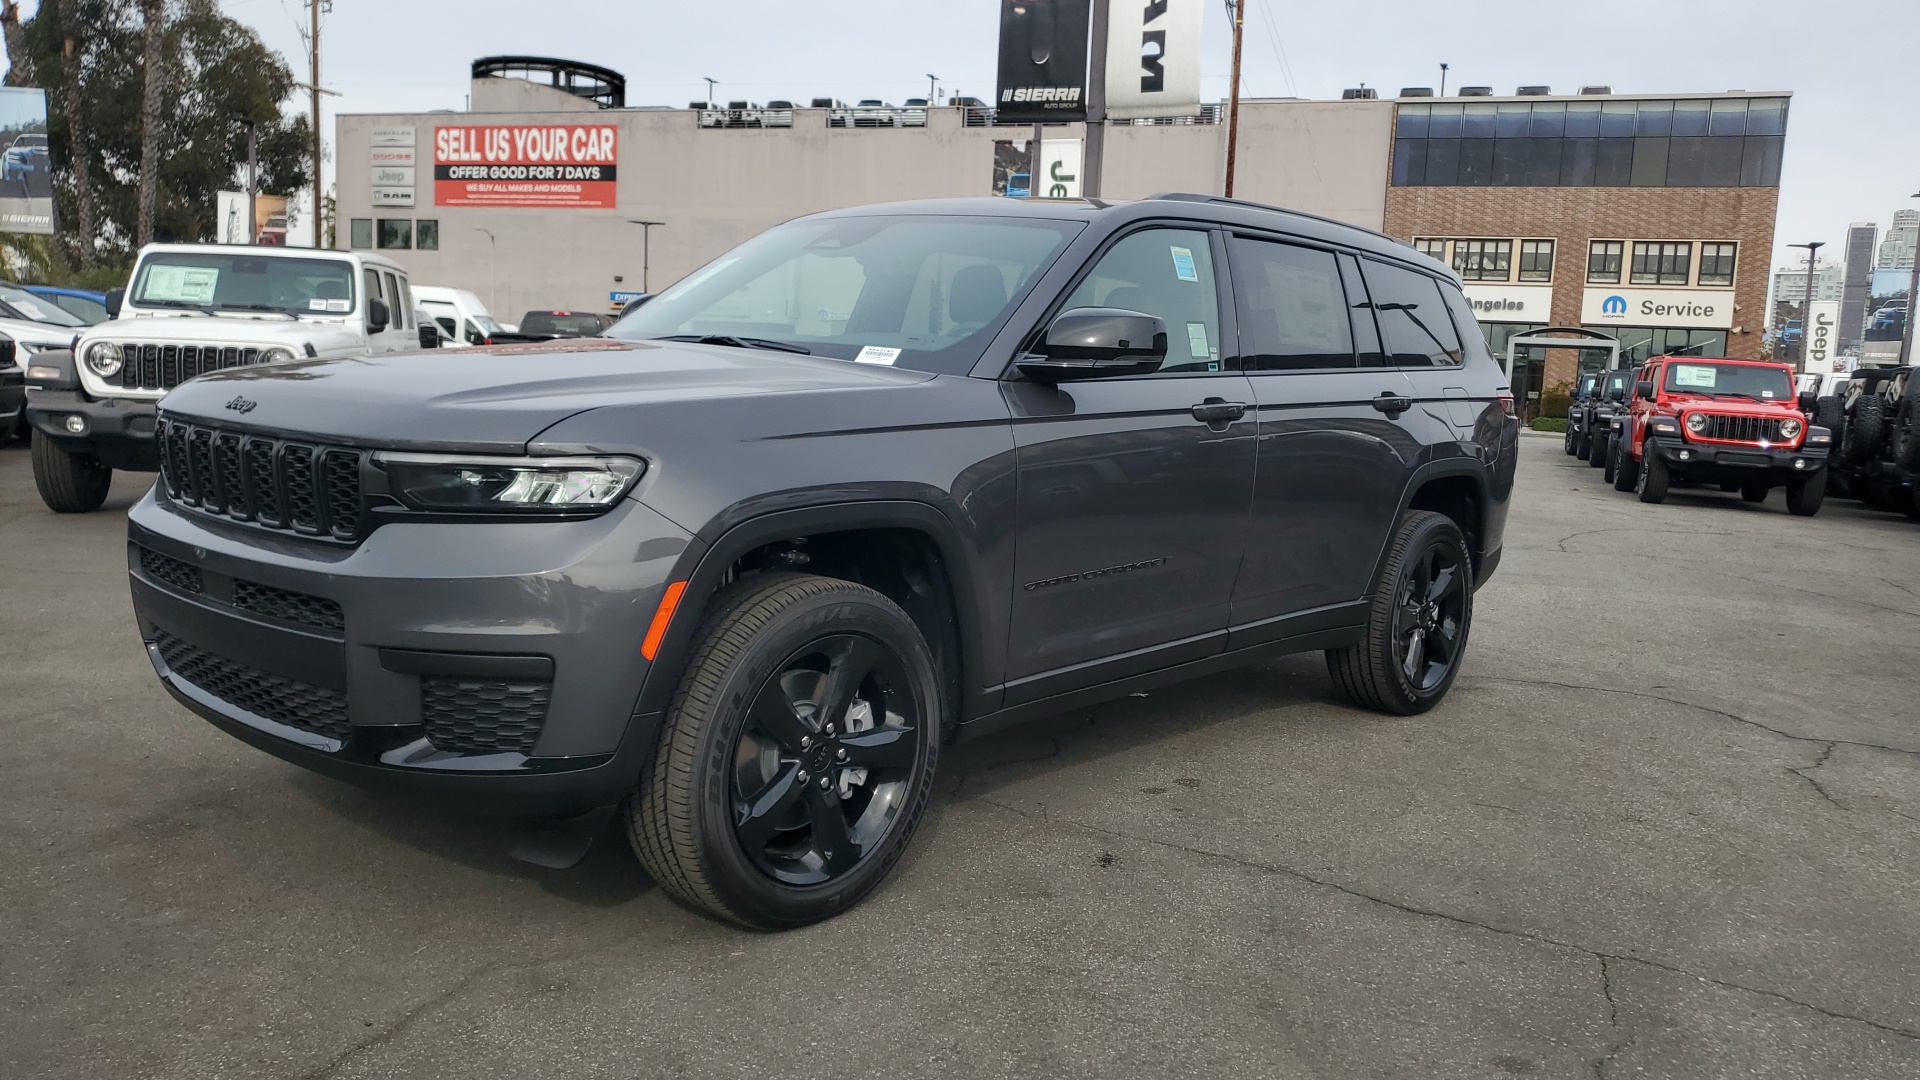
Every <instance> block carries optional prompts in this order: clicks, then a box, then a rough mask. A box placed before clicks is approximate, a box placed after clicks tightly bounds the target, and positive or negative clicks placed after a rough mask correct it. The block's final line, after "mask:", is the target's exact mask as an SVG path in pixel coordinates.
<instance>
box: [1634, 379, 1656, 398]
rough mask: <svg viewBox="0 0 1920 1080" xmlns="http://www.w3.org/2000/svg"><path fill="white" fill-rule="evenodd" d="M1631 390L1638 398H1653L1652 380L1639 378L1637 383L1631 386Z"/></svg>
mask: <svg viewBox="0 0 1920 1080" xmlns="http://www.w3.org/2000/svg"><path fill="white" fill-rule="evenodd" d="M1633 392H1634V393H1635V394H1638V395H1639V396H1640V400H1642V401H1652V400H1653V380H1651V379H1641V380H1640V383H1639V385H1637V386H1635V387H1634V388H1633Z"/></svg>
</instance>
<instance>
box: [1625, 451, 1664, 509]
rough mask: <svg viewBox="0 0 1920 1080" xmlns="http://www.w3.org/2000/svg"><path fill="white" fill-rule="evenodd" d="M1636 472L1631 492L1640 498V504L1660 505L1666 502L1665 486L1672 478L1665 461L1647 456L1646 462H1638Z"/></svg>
mask: <svg viewBox="0 0 1920 1080" xmlns="http://www.w3.org/2000/svg"><path fill="white" fill-rule="evenodd" d="M1636 472H1637V475H1635V476H1634V483H1633V490H1634V492H1635V493H1636V494H1638V495H1639V496H1640V501H1641V502H1643V503H1661V502H1665V501H1666V500H1667V485H1668V484H1670V483H1671V482H1672V479H1673V477H1672V474H1671V473H1670V472H1669V471H1668V470H1667V463H1666V462H1665V461H1662V460H1661V459H1659V458H1657V457H1654V456H1652V455H1648V456H1647V458H1646V460H1644V461H1642V462H1640V467H1639V469H1638V470H1636Z"/></svg>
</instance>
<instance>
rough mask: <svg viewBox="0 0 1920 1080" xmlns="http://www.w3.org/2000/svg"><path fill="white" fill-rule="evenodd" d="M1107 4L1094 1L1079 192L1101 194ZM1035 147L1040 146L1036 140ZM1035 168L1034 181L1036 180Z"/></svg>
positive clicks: (1104, 149) (1091, 196) (1092, 195)
mask: <svg viewBox="0 0 1920 1080" xmlns="http://www.w3.org/2000/svg"><path fill="white" fill-rule="evenodd" d="M1107 4H1108V0H1093V40H1092V42H1091V45H1092V49H1091V50H1090V51H1089V55H1088V59H1087V144H1086V156H1085V158H1084V159H1082V161H1081V162H1080V194H1081V195H1083V196H1085V197H1086V198H1089V199H1097V198H1099V197H1100V173H1101V171H1102V166H1104V165H1105V163H1106V157H1107ZM1034 145H1035V146H1038V145H1039V141H1038V140H1037V139H1036V140H1035V142H1034ZM1039 180H1040V178H1039V176H1038V174H1037V171H1036V175H1035V176H1034V183H1035V184H1038V183H1039Z"/></svg>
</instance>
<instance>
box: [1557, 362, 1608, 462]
mask: <svg viewBox="0 0 1920 1080" xmlns="http://www.w3.org/2000/svg"><path fill="white" fill-rule="evenodd" d="M1599 385H1600V373H1599V372H1597V371H1589V372H1585V373H1583V374H1582V375H1581V376H1580V377H1579V378H1578V379H1576V380H1574V384H1573V389H1572V390H1571V391H1570V392H1569V394H1568V401H1567V434H1566V437H1565V439H1564V440H1562V441H1563V443H1564V446H1563V449H1565V450H1566V452H1567V454H1568V456H1570V457H1580V458H1584V457H1586V456H1587V451H1588V450H1590V449H1591V448H1592V446H1593V432H1592V429H1591V428H1590V427H1589V426H1588V417H1587V414H1588V412H1589V411H1590V410H1591V409H1592V407H1593V402H1594V400H1595V393H1596V391H1597V389H1598V387H1599Z"/></svg>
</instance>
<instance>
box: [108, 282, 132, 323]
mask: <svg viewBox="0 0 1920 1080" xmlns="http://www.w3.org/2000/svg"><path fill="white" fill-rule="evenodd" d="M126 300H127V290H125V289H108V290H107V300H106V304H107V318H109V319H117V318H119V317H120V305H121V304H124V303H126Z"/></svg>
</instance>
